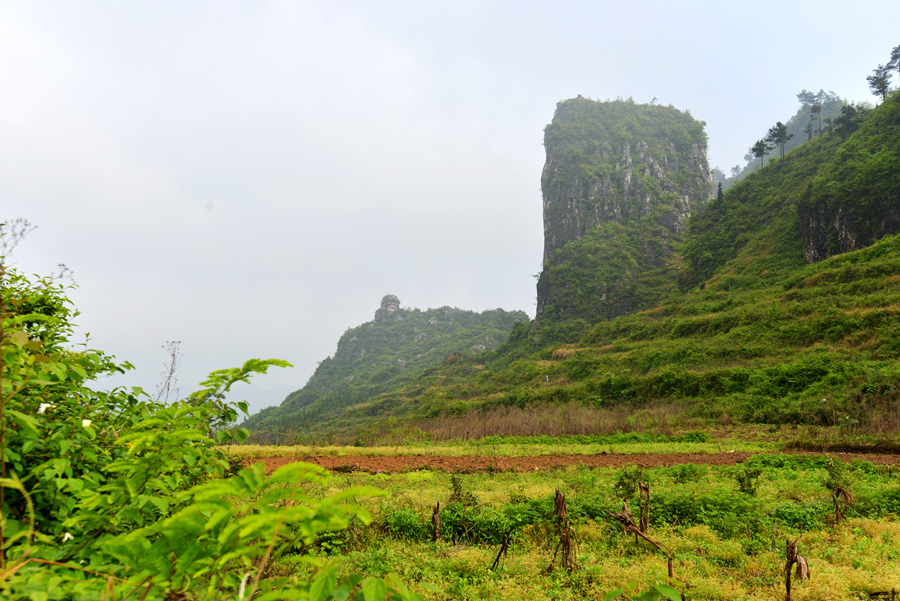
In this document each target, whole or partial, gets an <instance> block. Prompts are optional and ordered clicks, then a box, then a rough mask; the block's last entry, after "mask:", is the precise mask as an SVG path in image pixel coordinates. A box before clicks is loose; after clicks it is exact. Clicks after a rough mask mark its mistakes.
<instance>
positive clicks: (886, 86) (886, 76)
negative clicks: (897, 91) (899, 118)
mask: <svg viewBox="0 0 900 601" xmlns="http://www.w3.org/2000/svg"><path fill="white" fill-rule="evenodd" d="M891 56H893V53H892V54H891ZM891 68H892V65H891V63H888V64H887V65H878V66H877V67H875V70H874V72H873V73H872V75H867V76H866V81H868V82H869V89H870V90H872V94H873V95H875V96H879V95H880V96H881V100H882V101H884V100H886V99H887V95H888V92H890V91H891Z"/></svg>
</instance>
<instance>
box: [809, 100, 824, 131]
mask: <svg viewBox="0 0 900 601" xmlns="http://www.w3.org/2000/svg"><path fill="white" fill-rule="evenodd" d="M813 119H815V120H816V122H817V124H818V126H819V127H818V133H820V134H821V133H822V105H821V104H814V105H812V106H810V107H809V124H810V125H812V120H813Z"/></svg>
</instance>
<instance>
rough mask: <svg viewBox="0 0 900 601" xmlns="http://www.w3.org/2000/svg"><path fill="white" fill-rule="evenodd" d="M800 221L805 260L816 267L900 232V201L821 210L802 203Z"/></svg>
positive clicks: (847, 204) (846, 204)
mask: <svg viewBox="0 0 900 601" xmlns="http://www.w3.org/2000/svg"><path fill="white" fill-rule="evenodd" d="M798 217H799V219H800V234H801V236H802V237H803V256H804V257H805V258H806V262H807V263H815V262H818V261H821V260H823V259H826V258H828V257H830V256H832V255H837V254H841V253H845V252H850V251H853V250H859V249H860V248H865V247H866V246H869V245H870V244H872V243H873V242H875V241H876V240H878V239H879V238H881V237H882V236H886V235H888V234H895V233H897V232H900V200H896V199H884V202H880V203H875V204H874V205H873V206H867V207H860V206H858V205H857V203H854V202H852V199H846V200H845V201H844V202H843V203H838V202H835V203H833V204H831V205H828V204H823V205H819V206H810V205H808V204H803V203H801V204H800V207H799V209H798Z"/></svg>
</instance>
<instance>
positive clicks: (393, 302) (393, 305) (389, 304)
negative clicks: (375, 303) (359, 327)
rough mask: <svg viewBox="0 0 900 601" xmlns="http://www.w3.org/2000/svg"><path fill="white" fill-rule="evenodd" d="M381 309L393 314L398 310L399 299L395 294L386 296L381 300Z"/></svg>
mask: <svg viewBox="0 0 900 601" xmlns="http://www.w3.org/2000/svg"><path fill="white" fill-rule="evenodd" d="M381 308H382V309H384V310H385V311H387V312H388V313H393V312H394V311H396V310H397V309H399V308H400V299H399V298H398V297H397V295H396V294H387V295H385V297H384V298H383V299H381Z"/></svg>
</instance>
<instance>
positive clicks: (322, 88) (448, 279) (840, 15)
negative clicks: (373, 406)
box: [0, 0, 900, 403]
mask: <svg viewBox="0 0 900 601" xmlns="http://www.w3.org/2000/svg"><path fill="white" fill-rule="evenodd" d="M898 22H900V3H898V2H896V0H890V1H883V2H882V1H864V2H861V3H857V4H856V5H853V7H852V8H851V7H849V5H844V4H838V3H828V2H821V0H820V1H817V2H801V1H796V2H792V1H790V0H781V1H779V2H772V1H767V0H763V1H757V2H744V3H736V2H728V3H723V2H718V1H709V2H701V1H693V2H692V1H690V0H687V1H682V2H671V1H665V2H663V1H648V0H644V1H641V0H632V1H630V2H598V1H593V2H588V1H579V2H561V1H558V0H557V1H556V2H549V1H547V2H532V1H526V0H516V1H508V2H507V1H503V2H501V1H492V0H478V1H468V0H454V1H453V2H449V1H448V2H422V1H421V0H411V1H390V0H385V1H379V2H371V1H350V0H348V1H337V0H322V1H318V0H310V1H302V0H298V1H294V2H276V1H267V0H257V1H254V2H229V1H223V0H216V1H209V2H204V1H195V2H184V1H166V0H155V1H154V2H122V1H121V0H113V1H102V0H101V1H90V2H88V1H79V0H65V1H60V2H42V1H38V0H28V1H22V2H16V1H5V0H0V209H2V211H0V219H12V218H19V217H20V218H25V219H28V220H29V221H30V222H31V223H32V224H34V225H36V226H37V229H35V230H34V231H33V232H31V233H30V234H29V235H28V236H27V238H26V239H25V240H24V241H23V242H22V243H21V244H20V245H19V246H18V247H17V248H16V249H15V252H14V254H13V255H12V256H11V257H10V262H11V263H12V264H13V265H14V266H15V267H16V268H17V269H19V270H21V271H25V272H27V273H37V274H48V273H50V272H54V271H58V268H57V264H59V263H64V264H66V265H67V266H68V267H69V268H70V269H71V270H72V272H73V274H74V276H73V277H74V283H75V284H76V285H77V288H74V289H72V290H71V291H70V292H69V297H70V298H71V300H72V302H73V303H74V305H75V306H76V307H77V308H78V310H79V311H80V312H81V315H79V316H78V318H77V319H76V322H77V323H78V324H79V326H80V334H79V335H80V336H84V335H85V334H87V333H89V334H90V342H89V346H90V347H91V348H97V349H102V350H104V351H106V352H107V353H110V354H112V355H115V356H116V358H117V359H119V360H121V361H128V362H130V363H132V364H133V365H134V366H135V369H134V370H131V371H129V372H128V373H127V374H126V375H124V376H116V377H112V378H107V379H105V380H103V381H101V383H100V384H101V385H102V386H106V387H112V386H120V385H121V386H135V385H139V386H142V387H144V388H145V389H146V390H148V391H151V392H152V391H153V390H154V389H155V387H156V386H157V384H158V383H159V382H160V372H162V371H163V364H164V362H165V360H166V352H165V350H163V346H164V345H165V344H166V342H167V341H171V340H178V341H181V345H180V347H181V351H182V353H183V359H182V363H181V369H180V372H179V376H178V384H179V387H180V389H181V391H182V392H183V393H186V392H189V391H190V390H192V389H193V387H194V386H195V384H196V383H198V382H200V381H201V380H202V379H204V377H205V375H206V374H207V373H208V372H210V371H212V370H215V369H221V368H226V367H235V366H238V365H240V364H242V363H243V362H244V361H245V360H246V359H249V358H272V357H274V358H280V359H285V360H287V361H290V362H291V363H292V364H293V365H294V368H292V369H284V370H279V369H276V370H273V371H271V372H270V373H269V374H268V375H266V376H262V377H259V378H258V379H257V380H255V385H256V387H257V388H258V389H261V390H272V391H273V394H276V393H277V395H280V396H279V397H278V398H283V396H284V394H285V392H284V391H289V390H291V389H292V388H300V387H302V386H303V384H304V383H305V382H306V381H307V379H308V378H309V376H310V375H311V374H312V372H313V371H314V370H315V368H316V364H317V362H318V361H321V360H322V359H324V358H325V357H326V356H329V355H333V354H334V352H335V349H336V345H337V341H338V339H339V338H340V336H341V335H342V334H343V333H344V331H346V330H347V329H348V328H351V327H355V326H357V325H360V324H362V323H364V322H367V321H369V320H371V319H372V318H373V316H374V313H375V311H376V310H377V309H378V308H379V305H380V301H381V298H382V297H383V296H384V295H386V294H396V295H398V296H399V297H400V300H401V305H402V306H403V307H410V308H413V307H416V308H421V309H427V308H431V307H441V306H445V305H449V306H453V307H459V308H461V309H468V310H473V311H483V310H486V309H495V308H503V309H507V310H523V311H525V312H527V313H528V314H529V315H531V316H533V315H534V310H535V279H534V277H533V276H534V275H535V274H537V273H538V272H539V271H540V269H541V255H542V249H543V225H542V212H541V193H540V174H541V168H542V166H543V162H544V158H545V156H544V150H543V147H542V139H543V128H544V126H545V125H547V124H548V123H549V122H550V121H551V119H552V118H553V112H554V110H555V107H556V103H557V102H558V101H560V100H564V99H567V98H572V97H575V96H577V95H579V94H581V95H583V96H585V97H588V98H594V99H597V100H607V99H615V98H617V97H622V98H629V97H631V98H633V99H634V100H635V102H638V103H646V102H650V101H651V100H652V99H653V98H656V99H657V100H656V101H657V102H658V103H661V104H666V105H669V104H671V105H673V106H675V107H676V108H678V109H681V110H689V111H690V113H691V114H692V115H693V116H694V117H695V118H696V119H698V120H702V121H705V122H706V131H707V134H708V136H709V150H708V156H709V161H710V165H711V166H718V167H720V168H721V169H723V170H724V171H725V172H726V173H727V172H728V170H729V168H730V167H732V166H734V165H737V164H741V165H743V164H744V163H745V161H744V160H743V157H744V155H745V154H746V153H747V151H748V148H749V147H750V146H751V145H752V144H753V143H754V142H755V141H756V140H757V139H759V138H761V137H763V136H764V135H765V132H766V130H767V129H768V128H769V127H771V126H772V125H774V124H775V122H776V121H787V120H788V119H789V118H790V117H791V116H792V115H793V114H794V113H795V112H796V110H797V108H798V107H799V104H798V102H797V99H796V94H797V93H798V92H800V91H801V90H802V89H809V90H813V91H816V90H819V89H820V88H822V89H825V90H832V91H834V92H837V93H838V94H839V95H841V96H842V97H845V98H847V99H849V100H852V101H867V102H872V103H875V102H876V101H877V99H876V98H875V97H874V96H872V95H871V92H870V91H869V89H868V85H867V82H866V79H865V78H866V75H869V74H871V72H872V70H873V69H874V68H875V67H876V66H877V65H879V64H883V63H885V62H887V61H888V59H889V57H890V52H891V49H892V48H893V47H894V46H896V45H898V44H900V35H898V34H897V33H896V31H897V28H896V23H898ZM893 83H894V85H895V86H896V85H897V79H896V74H895V78H894V82H893ZM81 341H82V338H79V339H77V340H76V342H81ZM275 402H276V403H277V402H278V401H277V400H276V401H275Z"/></svg>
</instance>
